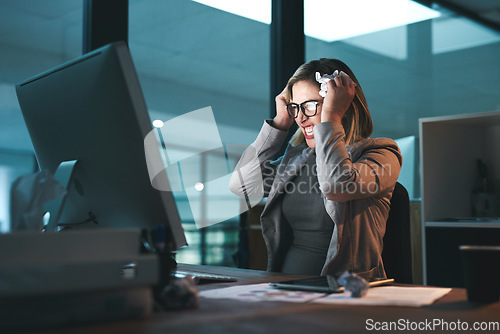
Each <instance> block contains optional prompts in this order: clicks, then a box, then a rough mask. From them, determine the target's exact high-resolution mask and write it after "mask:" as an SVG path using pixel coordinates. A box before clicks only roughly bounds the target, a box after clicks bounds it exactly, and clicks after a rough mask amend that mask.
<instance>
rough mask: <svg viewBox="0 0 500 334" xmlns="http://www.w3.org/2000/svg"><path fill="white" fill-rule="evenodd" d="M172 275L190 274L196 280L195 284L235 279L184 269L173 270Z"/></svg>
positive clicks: (184, 275)
mask: <svg viewBox="0 0 500 334" xmlns="http://www.w3.org/2000/svg"><path fill="white" fill-rule="evenodd" d="M173 275H174V276H175V277H177V278H182V277H187V276H191V277H192V278H193V279H194V281H195V282H196V284H203V283H217V282H236V281H237V279H236V278H234V277H231V276H227V275H220V274H212V273H200V272H195V271H185V270H175V271H174V274H173Z"/></svg>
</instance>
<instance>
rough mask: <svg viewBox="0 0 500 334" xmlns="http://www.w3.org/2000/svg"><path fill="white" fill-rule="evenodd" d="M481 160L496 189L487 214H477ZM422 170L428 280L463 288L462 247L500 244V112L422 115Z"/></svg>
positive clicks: (423, 239) (424, 241) (424, 239)
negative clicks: (474, 194)
mask: <svg viewBox="0 0 500 334" xmlns="http://www.w3.org/2000/svg"><path fill="white" fill-rule="evenodd" d="M478 159H480V160H481V161H482V162H483V163H484V164H485V165H486V166H487V168H488V178H489V180H490V181H491V186H492V187H494V189H495V190H496V192H490V195H491V196H490V197H491V198H492V201H491V205H493V206H494V210H493V214H492V210H490V212H489V214H488V217H484V216H483V217H473V210H472V192H473V190H475V189H477V188H478V186H479V184H480V183H481V182H480V181H481V178H480V177H479V175H480V173H479V172H478V167H477V166H478V165H477V161H478ZM420 168H421V181H422V182H421V187H422V188H421V194H422V222H423V223H422V252H423V253H422V257H423V276H424V284H428V285H439V286H463V278H462V268H461V262H460V253H459V250H458V246H459V245H464V244H475V245H488V244H489V245H500V218H499V216H500V211H499V207H500V203H499V202H500V196H499V194H500V182H499V180H500V111H494V112H484V113H474V114H464V115H454V116H443V117H432V118H423V119H420ZM495 210H496V211H495Z"/></svg>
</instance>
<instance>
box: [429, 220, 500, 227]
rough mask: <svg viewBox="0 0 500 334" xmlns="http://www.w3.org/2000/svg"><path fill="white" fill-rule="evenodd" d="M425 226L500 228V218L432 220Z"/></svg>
mask: <svg viewBox="0 0 500 334" xmlns="http://www.w3.org/2000/svg"><path fill="white" fill-rule="evenodd" d="M425 227H450V228H452V227H453V228H457V227H458V228H500V220H493V221H488V222H460V221H457V222H449V221H431V222H425Z"/></svg>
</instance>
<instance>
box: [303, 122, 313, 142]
mask: <svg viewBox="0 0 500 334" xmlns="http://www.w3.org/2000/svg"><path fill="white" fill-rule="evenodd" d="M313 128H314V126H312V125H310V126H306V127H304V133H305V136H306V138H307V139H311V138H314V134H313Z"/></svg>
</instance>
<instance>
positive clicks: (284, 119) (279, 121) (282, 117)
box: [273, 87, 294, 131]
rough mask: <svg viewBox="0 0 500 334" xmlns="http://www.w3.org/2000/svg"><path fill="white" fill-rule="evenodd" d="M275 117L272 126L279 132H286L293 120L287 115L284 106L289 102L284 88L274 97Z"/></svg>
mask: <svg viewBox="0 0 500 334" xmlns="http://www.w3.org/2000/svg"><path fill="white" fill-rule="evenodd" d="M275 101H276V116H275V117H274V119H273V125H274V126H275V127H276V128H277V129H280V130H283V131H288V129H290V127H291V126H292V124H293V122H294V121H293V118H291V117H290V116H289V115H288V111H286V105H287V103H288V102H289V101H288V99H287V94H286V87H285V89H283V91H282V92H281V93H280V94H279V95H278V96H276V98H275Z"/></svg>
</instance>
